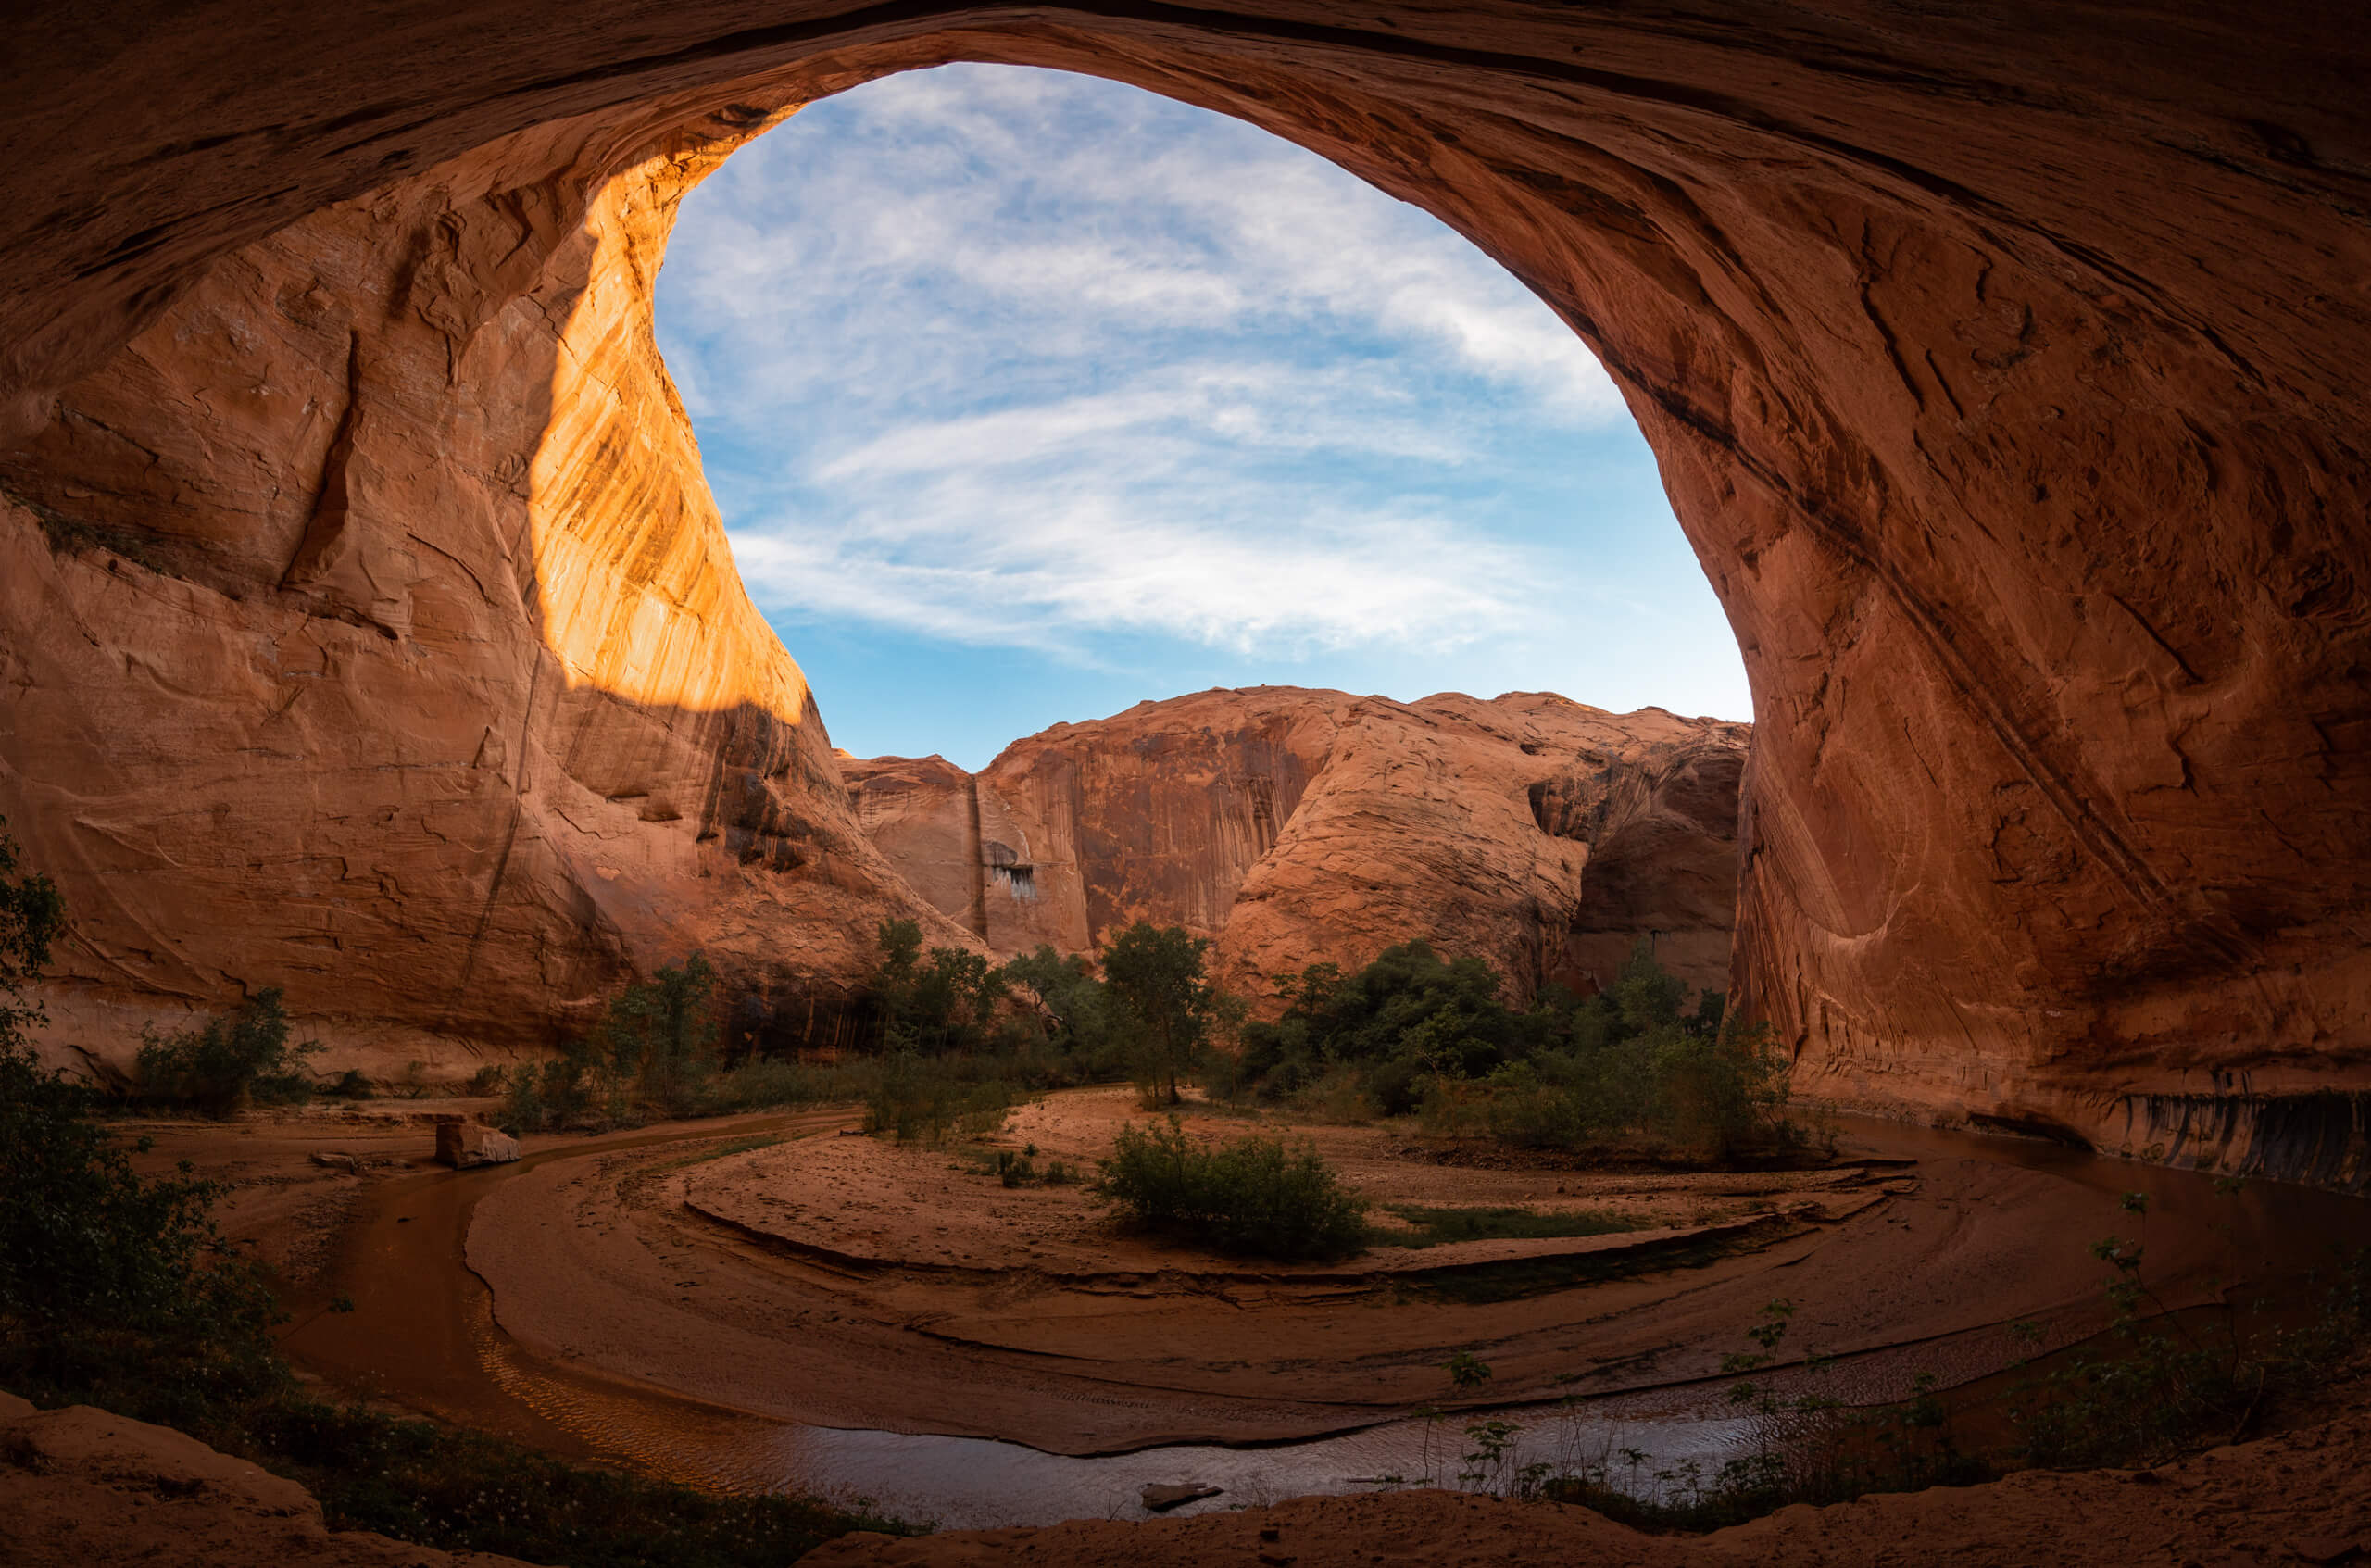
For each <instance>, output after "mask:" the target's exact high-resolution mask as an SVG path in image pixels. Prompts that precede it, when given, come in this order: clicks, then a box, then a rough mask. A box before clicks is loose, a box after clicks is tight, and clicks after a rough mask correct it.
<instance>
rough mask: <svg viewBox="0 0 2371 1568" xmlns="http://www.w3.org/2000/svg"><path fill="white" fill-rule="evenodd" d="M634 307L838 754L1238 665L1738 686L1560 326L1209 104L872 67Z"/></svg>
mask: <svg viewBox="0 0 2371 1568" xmlns="http://www.w3.org/2000/svg"><path fill="white" fill-rule="evenodd" d="M654 304H655V320H656V330H657V333H658V339H659V345H660V348H661V350H662V352H663V354H664V356H665V358H666V359H667V362H668V365H669V368H670V370H671V373H672V375H673V379H674V381H675V383H676V385H677V387H678V389H679V390H680V391H681V392H682V394H683V396H684V405H685V408H686V410H687V412H688V415H689V418H690V420H691V422H692V425H693V428H694V430H695V432H696V434H697V436H698V439H699V452H700V459H701V463H702V466H703V469H704V470H705V474H706V478H707V482H708V483H709V488H710V489H711V491H712V492H713V493H714V494H715V495H716V497H717V500H718V504H719V508H720V510H721V514H722V516H723V520H724V524H725V529H726V532H727V533H728V535H729V536H730V538H731V539H732V543H733V548H734V558H735V562H736V565H737V566H738V568H739V571H740V575H741V577H742V579H743V581H744V583H746V585H747V586H748V588H749V589H750V591H751V593H752V596H754V597H755V599H756V600H757V602H758V604H759V608H760V609H761V610H762V611H763V612H764V613H765V614H766V615H767V616H768V618H769V620H770V621H772V623H773V625H774V627H775V629H776V630H777V631H778V632H779V633H781V634H782V636H783V639H784V643H785V644H786V645H787V646H789V647H790V648H791V649H792V650H793V651H794V653H795V654H796V656H797V658H798V659H799V660H800V663H801V665H802V666H803V667H804V668H805V670H806V671H807V673H808V675H809V678H810V679H812V680H813V681H814V683H815V685H816V687H817V690H818V692H819V694H820V696H821V698H822V707H823V711H824V716H825V718H826V720H827V721H828V722H829V723H830V725H831V729H832V734H833V737H834V741H835V742H836V743H837V744H838V745H839V746H842V747H844V748H846V749H848V750H850V751H852V752H854V753H855V754H856V755H858V756H860V757H872V756H884V755H897V756H922V755H924V754H928V753H939V754H943V755H946V756H947V757H949V758H950V759H954V760H955V761H957V762H958V763H960V765H962V766H964V767H966V768H970V769H973V770H977V769H979V768H981V767H983V766H985V764H986V763H987V761H988V760H989V759H990V758H991V757H993V756H994V755H995V754H996V753H997V751H999V750H1000V749H1002V747H1003V746H1005V745H1007V744H1008V743H1010V742H1011V741H1013V740H1016V739H1018V738H1020V737H1021V736H1022V735H1024V734H1030V733H1033V732H1035V731H1037V730H1041V729H1043V728H1045V727H1046V726H1047V725H1048V724H1049V723H1053V722H1056V721H1079V720H1085V719H1088V718H1091V717H1097V716H1100V715H1102V714H1106V713H1113V712H1117V711H1119V710H1121V709H1125V708H1128V707H1131V706H1133V705H1134V704H1135V703H1136V702H1138V701H1140V700H1142V699H1145V698H1147V697H1152V698H1161V697H1169V696H1177V695H1180V694H1182V693H1183V692H1186V691H1189V690H1199V689H1204V688H1208V687H1213V686H1222V687H1224V686H1250V685H1255V684H1270V683H1281V684H1292V685H1299V686H1310V687H1320V688H1327V687H1331V688H1339V689H1343V690H1347V691H1351V692H1356V693H1361V694H1364V693H1385V694H1388V695H1390V696H1396V697H1398V698H1400V699H1403V700H1412V699H1415V698H1419V697H1422V696H1426V695H1428V694H1430V693H1433V692H1437V691H1445V690H1461V691H1470V692H1474V693H1475V694H1477V695H1479V696H1492V695H1494V694H1497V693H1499V692H1504V691H1523V690H1534V689H1539V688H1552V689H1554V690H1557V691H1561V692H1563V693H1565V694H1566V695H1568V696H1574V697H1575V698H1577V699H1579V700H1582V701H1585V702H1587V703H1591V704H1593V705H1596V706H1599V707H1602V708H1606V709H1611V710H1613V711H1617V712H1619V711H1627V710H1630V709H1637V708H1641V707H1645V706H1648V705H1650V704H1651V705H1655V706H1660V707H1662V708H1664V709H1669V710H1671V711H1674V712H1680V713H1713V714H1719V715H1721V716H1723V717H1725V718H1730V719H1742V718H1744V717H1746V716H1747V714H1748V713H1749V711H1750V704H1751V699H1750V695H1749V694H1748V692H1747V689H1746V684H1745V678H1744V672H1743V670H1742V667H1741V666H1740V664H1739V662H1738V660H1737V655H1736V652H1735V648H1734V638H1733V636H1732V635H1731V634H1730V633H1729V632H1728V628H1727V623H1726V621H1725V619H1724V618H1723V615H1722V611H1721V608H1720V606H1719V603H1718V601H1717V599H1715V597H1714V596H1713V595H1712V590H1711V588H1710V585H1709V584H1708V583H1706V581H1705V578H1704V574H1703V571H1702V568H1701V567H1700V565H1699V563H1698V562H1697V560H1696V559H1695V558H1694V556H1693V554H1692V552H1691V551H1690V550H1689V548H1688V546H1687V541H1686V538H1685V536H1684V535H1683V534H1682V533H1681V532H1680V530H1679V527H1678V524H1677V522H1676V521H1675V519H1674V518H1673V517H1672V515H1671V511H1670V505H1669V502H1668V499H1667V498H1666V497H1665V495H1663V492H1662V482H1661V479H1660V477H1659V475H1658V474H1657V472H1656V469H1655V464H1654V458H1653V456H1652V454H1651V453H1650V451H1649V449H1648V447H1647V445H1646V443H1645V441H1644V438H1643V436H1642V435H1641V434H1640V433H1639V432H1638V429H1637V421H1636V420H1634V419H1633V418H1632V417H1631V416H1630V414H1629V412H1628V410H1627V409H1626V408H1624V406H1623V404H1622V401H1621V397H1620V395H1619V393H1618V392H1617V391H1616V389H1615V388H1614V385H1613V383H1612V380H1611V379H1610V378H1609V377H1608V376H1607V375H1606V373H1605V371H1604V370H1603V368H1602V367H1601V366H1600V365H1599V363H1598V362H1597V360H1596V359H1595V358H1593V357H1592V356H1591V355H1590V354H1589V352H1588V350H1587V347H1586V346H1585V345H1583V344H1582V343H1581V342H1580V341H1579V340H1578V339H1577V338H1576V337H1575V336H1574V334H1573V332H1572V331H1571V329H1570V327H1568V326H1567V325H1566V324H1565V323H1564V322H1562V320H1558V319H1557V318H1556V316H1555V315H1554V313H1553V312H1552V311H1551V310H1550V309H1549V307H1547V306H1546V305H1545V304H1544V303H1542V302H1540V301H1539V300H1537V298H1536V297H1535V296H1533V295H1530V293H1529V292H1528V291H1527V290H1525V289H1524V286H1523V285H1522V284H1521V283H1520V282H1517V281H1516V280H1514V279H1513V278H1512V277H1511V276H1510V275H1508V274H1507V273H1506V272H1505V270H1503V269H1502V268H1500V267H1499V266H1498V265H1497V264H1496V263H1495V262H1493V261H1491V260H1490V259H1489V258H1488V257H1486V256H1485V255H1483V254H1482V253H1481V252H1480V251H1478V250H1476V249H1474V246H1473V245H1471V243H1470V242H1468V241H1466V240H1465V239H1464V238H1462V237H1461V236H1460V235H1458V234H1456V233H1455V232H1453V231H1451V230H1449V229H1448V228H1446V227H1445V226H1443V225H1442V224H1440V223H1439V222H1438V221H1437V220H1435V219H1433V218H1431V217H1429V216H1428V215H1426V214H1424V213H1423V212H1422V211H1420V210H1419V209H1417V208H1415V207H1410V206H1408V205H1406V204H1405V203H1403V202H1399V201H1396V200H1394V199H1392V198H1391V197H1389V196H1387V195H1386V194H1383V193H1381V192H1379V191H1376V190H1375V189H1374V187H1373V186H1371V185H1369V184H1367V183H1366V182H1362V181H1361V180H1359V179H1358V178H1357V177H1356V176H1354V175H1351V174H1349V173H1348V172H1347V171H1345V170H1343V169H1340V168H1338V167H1337V166H1336V165H1333V164H1330V163H1328V162H1327V161H1325V160H1324V159H1323V158H1322V157H1319V156H1317V155H1315V154H1313V153H1310V152H1307V151H1305V150H1303V149H1301V148H1299V147H1298V146H1295V145H1294V144H1290V143H1288V142H1286V141H1283V140H1281V139H1279V138H1276V137H1274V136H1272V135H1270V134H1268V133H1266V132H1262V131H1261V130H1259V129H1258V128H1256V127H1254V126H1251V125H1248V124H1247V123H1245V122H1243V121H1242V120H1239V119H1234V118H1232V117H1229V116H1224V115H1220V114H1214V113H1211V111H1208V110H1205V109H1201V108H1198V107H1193V106H1191V105H1187V104H1183V103H1179V102H1176V101H1174V100H1172V99H1167V98H1163V97H1160V96H1158V95H1156V94H1148V93H1146V92H1143V91H1140V90H1138V89H1135V88H1132V87H1129V86H1126V85H1123V84H1121V83H1117V82H1108V81H1102V80H1098V79H1096V78H1092V77H1085V76H1081V75H1077V74H1075V73H1072V72H1065V71H1050V70H1038V69H1025V68H1019V67H1010V66H995V65H953V66H945V67H939V68H935V69H931V70H927V71H915V72H905V73H900V74H897V75H895V76H891V77H887V78H884V79H882V80H879V81H875V82H868V83H865V84H863V85H861V86H859V87H855V88H852V89H850V90H848V91H847V92H845V93H841V94H835V95H834V96H832V97H829V98H826V99H823V100H822V101H821V102H818V103H815V104H812V105H809V106H808V107H805V108H803V109H801V110H800V111H799V112H798V113H797V115H795V116H793V117H791V118H790V119H788V120H787V121H786V122H785V123H784V124H782V125H781V126H780V127H779V128H778V129H775V130H773V131H772V132H768V133H767V134H765V135H763V136H760V137H759V138H756V139H755V140H753V141H751V142H750V143H749V144H746V145H745V146H743V147H741V148H740V149H739V150H738V151H736V152H735V153H734V155H733V156H732V157H730V158H729V159H727V160H726V161H725V162H724V163H723V165H722V166H721V168H719V169H716V171H715V172H713V173H712V174H710V175H709V176H708V178H707V179H706V180H704V181H703V182H701V184H700V185H699V187H698V188H697V189H696V190H694V191H693V192H691V193H690V194H688V195H686V196H685V197H684V199H683V202H682V206H681V207H680V209H679V211H678V213H677V215H676V218H675V221H674V224H673V227H672V231H671V234H670V236H669V238H668V240H667V260H666V264H665V266H664V267H663V268H662V269H661V270H660V272H659V280H658V283H657V286H656V288H655V291H654Z"/></svg>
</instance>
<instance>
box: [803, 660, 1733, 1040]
mask: <svg viewBox="0 0 2371 1568" xmlns="http://www.w3.org/2000/svg"><path fill="white" fill-rule="evenodd" d="M1747 735H1748V727H1747V726H1746V725H1743V724H1730V723H1723V722H1721V721H1718V720H1711V719H1678V718H1675V717H1673V716H1672V715H1670V714H1668V713H1665V712H1663V711H1662V709H1646V710H1644V711H1642V712H1638V713H1628V714H1613V713H1607V712H1604V711H1601V710H1600V709H1594V708H1588V707H1585V706H1583V705H1582V704H1580V703H1575V702H1570V701H1567V700H1566V699H1564V698H1563V697H1560V696H1554V695H1553V694H1549V693H1529V692H1524V693H1513V694H1510V695H1508V696H1501V697H1499V698H1498V699H1497V700H1495V701H1491V702H1481V701H1476V700H1475V699H1474V698H1473V697H1469V696H1457V695H1454V694H1447V695H1443V696H1432V697H1426V698H1424V700H1423V701H1421V702H1412V703H1402V702H1394V701H1391V700H1390V699H1389V698H1386V697H1375V696H1367V697H1358V696H1349V694H1347V693H1344V692H1330V691H1307V690H1303V689H1301V688H1299V687H1297V686H1257V687H1250V688H1247V689H1244V690H1240V691H1225V690H1214V691H1207V692H1198V693H1196V694H1194V695H1192V696H1181V697H1174V698H1171V699H1169V700H1167V701H1163V702H1142V703H1138V704H1137V705H1136V706H1135V707H1134V708H1131V709H1128V710H1127V711H1126V712H1124V713H1121V714H1116V715H1114V716H1113V717H1111V718H1109V719H1103V720H1098V721H1094V722H1091V723H1084V724H1057V725H1055V726H1054V727H1053V728H1052V729H1050V730H1047V731H1045V732H1043V733H1041V734H1035V735H1032V736H1030V737H1029V738H1027V739H1026V740H1021V741H1016V742H1014V743H1013V744H1012V745H1011V746H1008V747H1006V748H1005V750H1004V751H1003V752H1002V753H1001V754H1000V755H998V756H997V759H996V760H995V761H993V762H991V763H989V764H988V766H987V767H985V768H984V769H982V770H981V771H979V772H978V773H976V774H972V773H966V772H964V771H962V770H961V769H960V768H957V767H955V766H954V765H953V764H951V763H949V762H947V761H946V760H944V759H940V758H935V757H933V758H926V759H921V760H915V759H907V758H894V757H893V758H877V759H871V760H860V759H854V758H847V759H842V762H841V771H842V773H843V775H844V776H845V777H846V778H847V782H848V787H849V793H850V795H851V796H852V797H854V799H855V802H856V809H857V819H858V821H859V822H862V823H863V824H864V828H865V831H866V832H867V833H868V834H871V835H872V839H873V841H874V843H875V844H876V845H878V846H879V847H880V848H881V850H882V852H883V853H884V855H886V856H887V857H888V859H889V860H890V862H891V863H892V864H893V865H895V866H896V867H897V870H898V871H899V872H901V873H902V874H903V875H904V876H905V878H906V880H907V881H908V882H909V883H910V884H911V885H912V886H913V887H914V888H915V889H916V890H917V891H918V892H920V893H921V894H922V896H923V897H927V898H929V899H930V900H931V902H932V903H933V904H934V905H935V906H936V907H937V908H938V909H939V910H940V911H941V912H943V913H945V914H946V915H947V916H948V917H949V918H950V919H952V920H956V921H959V922H963V923H966V924H968V925H969V926H970V927H971V929H972V932H973V933H974V934H975V935H978V937H979V938H980V939H981V941H983V942H984V943H985V944H986V945H987V946H988V947H989V948H990V949H992V950H993V951H995V952H997V953H998V954H1001V955H1006V956H1010V955H1012V954H1016V953H1023V952H1027V951H1030V950H1031V949H1033V948H1035V947H1037V946H1038V945H1039V944H1040V943H1045V944H1048V945H1050V946H1052V947H1054V948H1055V949H1056V950H1057V951H1058V952H1064V953H1072V952H1086V951H1091V950H1093V949H1095V948H1097V947H1101V946H1102V944H1103V943H1105V942H1106V941H1108V940H1109V939H1110V937H1111V936H1112V935H1115V934H1116V933H1117V932H1118V931H1120V930H1121V929H1122V928H1123V927H1124V926H1127V925H1129V924H1130V923H1132V922H1135V921H1139V920H1148V921H1151V922H1155V923H1156V924H1161V925H1182V926H1184V927H1186V929H1187V930H1189V931H1192V932H1194V933H1196V934H1197V935H1203V936H1208V937H1211V939H1212V940H1213V949H1212V956H1211V963H1212V969H1213V972H1215V973H1217V974H1218V975H1219V976H1220V977H1221V978H1222V979H1223V982H1224V983H1225V984H1226V985H1228V986H1229V987H1230V988H1231V989H1233V990H1235V991H1236V992H1237V993H1239V994H1241V995H1243V996H1246V997H1252V998H1254V999H1255V1000H1257V999H1261V998H1264V997H1267V996H1268V994H1269V992H1270V990H1271V988H1272V985H1273V979H1274V978H1275V977H1276V976H1278V975H1281V974H1286V973H1297V972H1298V971H1299V970H1300V969H1301V968H1302V967H1304V966H1305V965H1308V964H1311V963H1318V962H1333V963H1337V964H1340V965H1341V966H1342V967H1343V968H1344V969H1345V970H1356V969H1359V968H1361V967H1362V966H1363V965H1365V964H1366V963H1368V962H1369V961H1370V960H1373V959H1374V957H1375V955H1376V954H1378V953H1380V952H1382V951H1383V949H1384V948H1386V947H1391V946H1392V945H1394V944H1395V943H1399V942H1405V941H1409V940H1411V939H1418V938H1421V939H1422V940H1424V941H1427V942H1430V943H1431V944H1432V945H1433V946H1434V947H1436V948H1437V949H1438V950H1439V951H1440V952H1442V953H1443V954H1446V955H1449V956H1451V957H1455V956H1458V955H1461V954H1472V955H1473V956H1474V957H1477V958H1481V959H1484V960H1487V961H1488V962H1489V963H1490V965H1491V966H1492V967H1493V968H1495V969H1497V970H1498V972H1499V973H1500V974H1501V975H1503V976H1505V977H1506V980H1507V983H1508V993H1509V996H1510V997H1511V999H1514V1000H1518V1001H1522V1000H1527V999H1528V998H1529V997H1530V996H1531V995H1532V994H1533V993H1534V992H1535V991H1536V990H1537V988H1538V987H1539V986H1540V985H1543V984H1545V983H1547V982H1549V981H1555V982H1558V983H1560V984H1562V985H1568V986H1571V987H1572V988H1573V989H1574V990H1576V991H1578V992H1581V993H1582V994H1584V995H1587V994H1588V993H1591V992H1594V991H1597V990H1599V989H1600V988H1602V987H1603V986H1604V985H1606V984H1608V983H1610V982H1611V981H1612V978H1613V976H1614V974H1615V973H1616V972H1618V971H1619V970H1620V968H1621V966H1622V963H1623V961H1624V960H1626V959H1627V958H1628V957H1629V956H1630V952H1631V948H1632V947H1633V946H1634V944H1635V943H1636V942H1637V940H1638V939H1639V938H1641V937H1647V938H1650V940H1652V941H1653V942H1654V944H1655V947H1656V951H1657V953H1658V955H1659V956H1660V957H1661V959H1662V961H1663V962H1664V963H1665V964H1666V965H1667V966H1668V967H1670V968H1671V969H1672V970H1673V971H1674V972H1675V973H1677V974H1678V975H1679V976H1680V977H1681V978H1682V979H1684V980H1685V981H1687V983H1688V984H1689V985H1692V986H1696V987H1700V988H1701V987H1706V986H1710V987H1712V988H1714V989H1724V988H1725V987H1726V986H1727V985H1728V973H1729V947H1730V927H1731V924H1732V923H1733V922H1734V919H1735V913H1736V907H1737V784H1738V779H1739V776H1740V774H1741V773H1742V771H1743V769H1744V763H1745V752H1746V741H1747Z"/></svg>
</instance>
